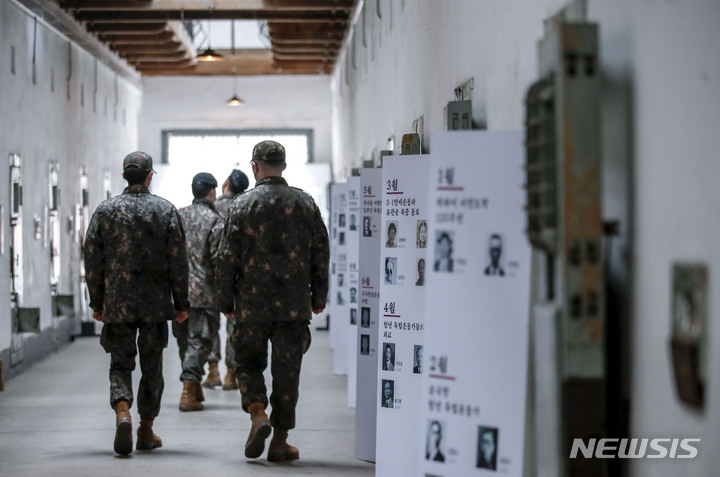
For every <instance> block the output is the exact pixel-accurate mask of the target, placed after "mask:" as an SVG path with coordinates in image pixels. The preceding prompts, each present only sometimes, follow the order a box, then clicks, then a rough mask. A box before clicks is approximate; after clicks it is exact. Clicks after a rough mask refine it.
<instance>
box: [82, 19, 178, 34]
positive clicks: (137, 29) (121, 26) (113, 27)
mask: <svg viewBox="0 0 720 477" xmlns="http://www.w3.org/2000/svg"><path fill="white" fill-rule="evenodd" d="M85 28H86V29H87V31H89V32H91V33H124V34H127V35H136V34H140V35H147V34H156V33H162V32H164V31H167V30H168V27H167V23H105V22H96V23H88V24H87V25H86V26H85Z"/></svg>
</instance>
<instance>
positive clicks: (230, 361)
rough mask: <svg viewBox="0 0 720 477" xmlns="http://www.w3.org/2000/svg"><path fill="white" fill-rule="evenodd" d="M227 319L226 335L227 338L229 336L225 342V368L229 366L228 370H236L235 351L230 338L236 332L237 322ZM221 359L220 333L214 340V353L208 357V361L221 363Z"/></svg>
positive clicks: (232, 318) (231, 318)
mask: <svg viewBox="0 0 720 477" xmlns="http://www.w3.org/2000/svg"><path fill="white" fill-rule="evenodd" d="M225 318H226V320H227V321H226V323H225V331H226V332H227V333H226V335H225V336H227V339H226V341H225V366H227V367H228V368H234V367H235V349H234V348H233V345H232V343H231V342H230V337H231V336H232V334H233V331H234V330H235V321H236V320H235V318H234V317H225ZM218 328H219V327H218ZM218 331H219V330H218ZM221 359H222V352H221V350H220V333H216V334H215V336H214V338H213V346H212V351H211V352H210V354H209V355H208V359H207V360H208V361H213V362H220V360H221Z"/></svg>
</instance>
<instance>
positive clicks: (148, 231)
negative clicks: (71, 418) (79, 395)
mask: <svg viewBox="0 0 720 477" xmlns="http://www.w3.org/2000/svg"><path fill="white" fill-rule="evenodd" d="M153 173H154V171H153V169H152V157H150V156H149V155H148V154H146V153H144V152H139V151H137V152H133V153H130V154H128V155H127V156H126V157H125V159H124V160H123V177H124V178H125V180H127V181H128V187H126V188H125V190H124V191H123V193H122V195H119V196H117V197H112V198H110V199H107V200H106V201H104V202H103V203H102V204H100V205H99V206H98V208H97V209H96V210H95V213H94V214H93V216H92V219H91V220H90V225H89V227H88V230H87V235H86V238H85V245H84V257H85V278H86V281H87V286H88V291H89V293H90V307H91V308H92V309H93V318H95V319H96V320H98V321H102V322H103V323H104V325H103V329H102V335H101V337H100V344H101V345H102V347H103V348H104V349H105V351H106V352H107V353H110V405H111V406H112V407H113V409H114V410H115V414H116V418H115V443H114V448H115V452H117V453H118V454H123V455H124V454H129V453H131V452H132V446H133V442H132V422H131V419H130V407H131V406H132V403H133V389H132V371H133V370H134V369H135V356H136V355H137V354H138V351H139V354H140V369H141V371H142V377H141V379H140V386H139V387H138V393H137V395H138V399H137V403H138V413H139V414H140V427H138V430H137V449H139V450H150V449H154V448H156V447H161V446H162V440H160V438H159V437H158V436H156V435H155V434H154V433H153V430H152V425H153V420H154V419H155V417H156V416H157V415H158V414H159V412H160V400H161V398H162V392H163V387H164V381H163V374H162V358H163V349H164V348H165V347H166V346H167V343H168V326H167V320H172V319H175V321H178V322H182V321H184V320H185V319H186V318H187V311H186V310H187V309H188V306H189V304H188V294H187V289H188V262H187V254H186V250H185V233H184V231H183V227H182V223H181V221H180V216H179V215H178V212H177V210H176V209H175V207H174V206H173V205H172V204H171V203H170V202H168V201H166V200H165V199H162V198H160V197H157V196H155V195H152V194H150V191H149V190H148V187H149V186H150V182H151V181H152V177H153ZM136 340H137V345H136Z"/></svg>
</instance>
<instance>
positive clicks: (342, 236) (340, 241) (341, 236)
mask: <svg viewBox="0 0 720 477" xmlns="http://www.w3.org/2000/svg"><path fill="white" fill-rule="evenodd" d="M338 245H345V232H343V231H342V230H341V231H340V233H339V234H338Z"/></svg>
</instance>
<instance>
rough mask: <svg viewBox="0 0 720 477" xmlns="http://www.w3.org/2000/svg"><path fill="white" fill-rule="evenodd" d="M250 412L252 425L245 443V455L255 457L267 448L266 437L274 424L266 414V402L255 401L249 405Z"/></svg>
mask: <svg viewBox="0 0 720 477" xmlns="http://www.w3.org/2000/svg"><path fill="white" fill-rule="evenodd" d="M248 412H249V413H250V420H251V421H252V427H251V428H250V435H248V439H247V442H246V443H245V457H249V458H251V459H255V458H257V457H260V455H261V454H262V453H263V451H264V450H265V439H267V438H268V436H269V435H270V431H272V426H271V425H270V419H268V417H267V414H265V404H263V403H261V402H254V403H252V404H250V406H248Z"/></svg>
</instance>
